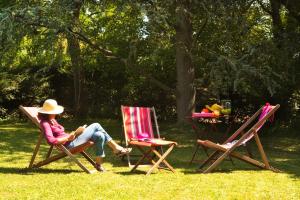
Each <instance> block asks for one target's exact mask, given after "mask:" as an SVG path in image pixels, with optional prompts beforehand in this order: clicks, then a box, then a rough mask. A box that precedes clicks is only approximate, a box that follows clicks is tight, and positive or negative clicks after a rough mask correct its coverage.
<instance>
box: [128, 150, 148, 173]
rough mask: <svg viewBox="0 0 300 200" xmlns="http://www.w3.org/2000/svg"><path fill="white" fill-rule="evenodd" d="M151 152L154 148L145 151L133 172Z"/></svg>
mask: <svg viewBox="0 0 300 200" xmlns="http://www.w3.org/2000/svg"><path fill="white" fill-rule="evenodd" d="M151 152H152V149H149V150H148V151H147V152H146V153H144V154H143V156H142V157H141V158H140V159H139V160H138V161H137V163H136V164H135V165H134V167H133V168H132V169H131V172H133V171H134V170H135V169H136V168H137V167H138V166H139V165H140V163H141V162H142V161H143V160H144V159H145V158H146V157H147V156H148V155H149V154H150V153H151Z"/></svg>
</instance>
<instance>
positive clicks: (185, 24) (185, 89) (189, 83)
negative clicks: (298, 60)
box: [175, 1, 196, 122]
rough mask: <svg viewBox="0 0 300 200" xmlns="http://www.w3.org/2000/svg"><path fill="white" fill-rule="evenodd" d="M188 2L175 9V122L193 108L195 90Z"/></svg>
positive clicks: (180, 119) (188, 113)
mask: <svg viewBox="0 0 300 200" xmlns="http://www.w3.org/2000/svg"><path fill="white" fill-rule="evenodd" d="M189 7H190V3H189V2H188V1H187V2H184V3H182V2H181V5H178V6H177V9H176V20H177V22H176V26H175V30H176V70H177V88H176V104H177V122H183V121H185V120H186V117H187V116H191V113H192V112H193V111H194V110H195V96H196V90H195V87H194V78H195V74H194V73H195V72H194V66H193V62H192V52H191V49H192V23H191V16H190V14H189V12H188V10H189Z"/></svg>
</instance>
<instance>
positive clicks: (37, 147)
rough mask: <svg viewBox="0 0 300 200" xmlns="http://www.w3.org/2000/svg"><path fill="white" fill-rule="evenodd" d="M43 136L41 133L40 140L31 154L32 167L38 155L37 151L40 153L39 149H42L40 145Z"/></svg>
mask: <svg viewBox="0 0 300 200" xmlns="http://www.w3.org/2000/svg"><path fill="white" fill-rule="evenodd" d="M43 138H44V136H43V135H42V134H40V136H39V139H38V141H37V143H36V146H35V149H34V151H33V154H32V156H31V160H30V162H29V166H28V168H32V167H33V163H34V160H35V157H36V155H37V153H38V151H39V149H40V146H41V143H42V140H43Z"/></svg>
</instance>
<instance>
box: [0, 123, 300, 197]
mask: <svg viewBox="0 0 300 200" xmlns="http://www.w3.org/2000/svg"><path fill="white" fill-rule="evenodd" d="M100 123H101V124H102V125H103V127H104V128H105V129H106V130H107V131H108V132H109V133H110V134H111V135H112V136H113V137H114V138H115V139H116V140H117V141H118V142H120V140H121V138H122V137H123V132H122V129H121V122H117V121H109V120H100ZM81 124H82V123H81V122H78V121H77V122H71V123H68V124H66V127H67V128H69V129H70V130H71V129H74V128H75V127H77V125H81ZM161 134H162V135H163V137H166V138H167V139H171V140H175V141H177V142H178V143H179V145H178V146H177V147H176V148H175V149H174V151H173V152H172V154H171V155H170V156H169V157H168V161H169V163H170V164H172V165H173V166H174V168H175V169H176V173H174V174H173V173H171V172H169V171H161V172H157V171H155V173H153V174H152V175H150V176H145V172H146V169H140V170H139V171H137V172H136V173H129V168H128V167H127V166H126V162H123V161H121V160H120V159H119V158H117V157H116V156H114V155H112V153H111V151H110V149H106V154H107V156H106V162H105V164H104V166H105V168H106V169H108V170H109V171H108V172H107V173H95V174H86V173H84V172H83V171H81V170H80V168H79V167H78V166H77V165H75V164H73V163H71V162H68V159H63V160H60V161H59V162H54V163H51V164H50V165H47V166H44V167H42V168H40V169H34V170H28V169H26V167H27V166H28V163H29V160H30V158H31V155H32V152H33V149H34V147H35V143H36V141H37V136H38V130H37V129H36V128H35V127H34V126H33V125H31V124H30V123H29V122H28V123H27V122H24V123H20V122H1V123H0V199H280V200H282V199H287V200H291V199H300V137H297V135H296V130H295V131H294V133H291V131H287V130H285V129H283V128H282V129H281V132H280V133H279V132H278V131H277V132H276V134H275V133H274V134H273V135H272V136H271V134H270V133H268V134H266V136H265V137H263V138H262V143H263V145H264V147H265V150H266V153H267V155H268V157H269V159H270V162H271V164H272V165H273V166H274V167H277V168H279V169H281V170H282V171H283V172H282V173H273V172H271V171H267V170H260V169H257V168H255V167H253V166H251V165H247V164H245V163H243V162H240V161H238V160H234V165H232V163H231V162H227V161H226V162H223V163H222V164H221V165H220V167H219V168H218V170H217V171H216V172H214V173H211V174H200V173H196V172H195V170H196V168H197V166H198V165H197V164H196V163H194V164H192V165H190V166H189V165H188V162H189V160H190V159H191V156H192V153H193V150H194V148H195V146H194V145H195V135H194V133H193V131H192V130H190V129H189V128H187V127H185V128H183V129H182V128H181V129H180V130H179V129H178V128H175V126H173V125H172V124H163V125H162V127H161ZM47 147H48V146H47V144H46V143H43V145H42V147H41V154H39V156H38V159H39V158H42V156H44V155H45V154H46V152H47ZM255 147H256V146H255V144H254V143H253V144H252V149H253V152H254V154H255V157H256V158H259V154H258V152H257V151H256V149H255ZM90 153H92V154H93V151H92V150H91V151H90ZM201 158H205V154H204V153H200V154H199V155H198V159H201Z"/></svg>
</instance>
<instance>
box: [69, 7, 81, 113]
mask: <svg viewBox="0 0 300 200" xmlns="http://www.w3.org/2000/svg"><path fill="white" fill-rule="evenodd" d="M81 6H82V1H74V2H73V16H72V17H73V18H72V24H71V26H70V28H71V29H76V26H77V24H78V23H79V15H80V9H81ZM67 40H68V51H69V54H70V58H71V63H72V71H73V80H74V104H73V109H74V112H75V115H77V116H78V115H81V114H83V109H82V106H81V105H83V104H82V100H83V99H82V97H83V96H84V95H83V94H82V93H83V84H84V73H83V70H82V57H81V49H80V44H79V41H78V39H77V38H76V37H75V36H74V35H71V34H70V35H68V36H67Z"/></svg>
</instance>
